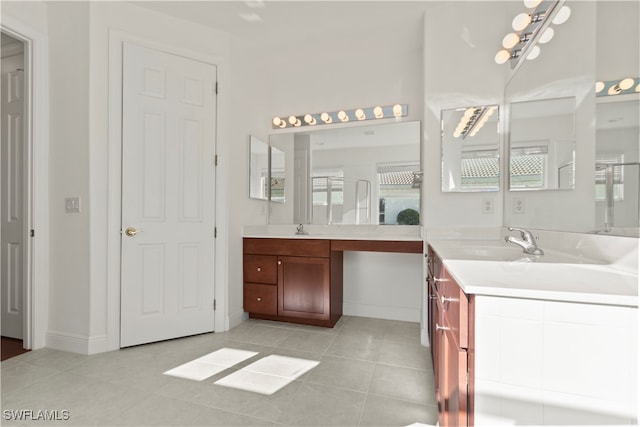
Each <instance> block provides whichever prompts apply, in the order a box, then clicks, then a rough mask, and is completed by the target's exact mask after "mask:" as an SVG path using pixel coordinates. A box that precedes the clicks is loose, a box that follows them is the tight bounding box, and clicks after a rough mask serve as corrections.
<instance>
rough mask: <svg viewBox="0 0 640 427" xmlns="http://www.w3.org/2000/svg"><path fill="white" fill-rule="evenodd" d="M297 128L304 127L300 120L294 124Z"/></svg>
mask: <svg viewBox="0 0 640 427" xmlns="http://www.w3.org/2000/svg"><path fill="white" fill-rule="evenodd" d="M293 125H294V126H295V127H299V126H301V125H302V122H301V121H300V119H296V122H295V123H294V124H293Z"/></svg>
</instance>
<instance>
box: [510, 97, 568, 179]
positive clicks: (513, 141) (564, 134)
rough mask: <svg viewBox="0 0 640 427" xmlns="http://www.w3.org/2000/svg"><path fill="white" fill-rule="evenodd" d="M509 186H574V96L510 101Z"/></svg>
mask: <svg viewBox="0 0 640 427" xmlns="http://www.w3.org/2000/svg"><path fill="white" fill-rule="evenodd" d="M510 108H511V115H510V117H511V120H510V122H509V124H510V136H509V189H510V190H571V189H573V188H575V145H576V144H575V120H574V111H575V108H576V100H575V97H568V98H555V99H541V100H532V101H521V102H513V103H511V105H510Z"/></svg>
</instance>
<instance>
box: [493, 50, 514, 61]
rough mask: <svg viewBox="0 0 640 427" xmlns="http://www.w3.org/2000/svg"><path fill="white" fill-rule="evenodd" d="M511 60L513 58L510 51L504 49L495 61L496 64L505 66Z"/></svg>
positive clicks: (497, 54)
mask: <svg viewBox="0 0 640 427" xmlns="http://www.w3.org/2000/svg"><path fill="white" fill-rule="evenodd" d="M509 58H511V53H510V52H509V51H508V50H506V49H503V50H501V51H500V52H498V53H496V57H495V61H496V64H504V63H505V62H507V61H508V60H509Z"/></svg>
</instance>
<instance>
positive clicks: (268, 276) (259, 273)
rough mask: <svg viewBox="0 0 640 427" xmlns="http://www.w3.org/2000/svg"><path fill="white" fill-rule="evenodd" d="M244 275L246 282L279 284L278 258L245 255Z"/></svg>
mask: <svg viewBox="0 0 640 427" xmlns="http://www.w3.org/2000/svg"><path fill="white" fill-rule="evenodd" d="M243 274H244V281H245V282H253V283H266V284H270V285H276V284H277V283H278V257H277V256H274V255H245V256H244V266H243Z"/></svg>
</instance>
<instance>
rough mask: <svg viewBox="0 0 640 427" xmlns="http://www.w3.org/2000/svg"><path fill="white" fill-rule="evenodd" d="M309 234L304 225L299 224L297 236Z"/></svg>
mask: <svg viewBox="0 0 640 427" xmlns="http://www.w3.org/2000/svg"><path fill="white" fill-rule="evenodd" d="M307 234H309V233H307V232H306V231H305V229H304V225H302V224H298V226H297V227H296V235H297V236H306V235H307Z"/></svg>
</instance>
